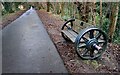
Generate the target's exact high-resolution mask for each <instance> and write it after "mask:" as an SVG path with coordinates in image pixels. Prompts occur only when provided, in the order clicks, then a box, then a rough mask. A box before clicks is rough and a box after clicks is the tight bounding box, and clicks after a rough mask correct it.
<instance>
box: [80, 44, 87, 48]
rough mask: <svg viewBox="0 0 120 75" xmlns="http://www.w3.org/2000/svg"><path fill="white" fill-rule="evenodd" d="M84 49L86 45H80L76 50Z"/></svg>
mask: <svg viewBox="0 0 120 75" xmlns="http://www.w3.org/2000/svg"><path fill="white" fill-rule="evenodd" d="M85 47H86V44H85V43H84V44H81V45H80V46H79V47H78V48H85Z"/></svg>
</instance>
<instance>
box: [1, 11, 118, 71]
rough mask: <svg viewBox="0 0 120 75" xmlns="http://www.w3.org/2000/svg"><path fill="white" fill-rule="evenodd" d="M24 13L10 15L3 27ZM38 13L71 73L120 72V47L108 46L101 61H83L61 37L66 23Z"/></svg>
mask: <svg viewBox="0 0 120 75" xmlns="http://www.w3.org/2000/svg"><path fill="white" fill-rule="evenodd" d="M22 13H23V11H21V12H18V13H14V14H12V15H8V16H7V17H6V18H5V19H4V20H3V23H2V25H3V26H6V25H8V24H9V23H11V22H12V21H14V20H15V19H16V18H18V17H19V16H20V15H21V14H22ZM37 13H38V15H39V16H40V19H41V20H42V22H43V24H44V25H45V28H46V30H47V31H48V33H49V35H50V37H51V39H52V41H53V42H54V44H55V46H56V48H57V49H58V52H59V54H60V56H61V57H62V59H63V61H64V64H65V66H66V68H67V69H68V71H69V72H70V73H98V72H99V73H111V72H112V73H113V72H120V65H118V63H119V64H120V55H119V54H120V45H118V44H108V47H107V50H106V51H107V52H105V53H104V55H103V56H102V58H101V60H100V59H99V60H93V61H90V60H88V61H87V60H81V59H80V58H79V57H78V56H77V54H76V52H75V50H74V46H73V44H71V43H68V42H66V41H65V40H64V39H63V38H62V36H61V33H60V31H61V27H62V25H63V24H64V21H63V20H62V19H61V18H60V17H59V16H56V15H53V14H51V13H47V12H46V11H44V10H40V11H37Z"/></svg>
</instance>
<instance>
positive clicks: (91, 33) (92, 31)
mask: <svg viewBox="0 0 120 75" xmlns="http://www.w3.org/2000/svg"><path fill="white" fill-rule="evenodd" d="M89 37H90V39H92V38H94V30H91V31H90V34H89Z"/></svg>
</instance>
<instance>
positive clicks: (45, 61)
mask: <svg viewBox="0 0 120 75" xmlns="http://www.w3.org/2000/svg"><path fill="white" fill-rule="evenodd" d="M2 33H3V34H2V35H3V36H2V39H3V41H2V45H3V46H2V47H3V51H2V54H3V57H2V58H3V62H2V72H3V73H50V72H52V73H66V72H67V70H66V68H65V67H64V64H63V61H62V60H61V58H60V56H59V54H58V52H57V50H56V48H55V46H54V44H53V43H52V41H51V40H50V38H49V36H48V34H47V32H46V30H45V28H44V27H43V24H42V22H41V21H40V19H39V17H38V15H37V14H36V11H35V10H33V9H30V10H28V11H27V12H26V13H24V14H23V15H22V16H21V17H20V18H18V19H17V20H15V21H14V22H12V23H11V24H10V25H8V26H7V27H5V28H4V29H3V31H2Z"/></svg>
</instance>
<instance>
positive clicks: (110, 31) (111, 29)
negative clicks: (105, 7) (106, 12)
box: [109, 2, 119, 42]
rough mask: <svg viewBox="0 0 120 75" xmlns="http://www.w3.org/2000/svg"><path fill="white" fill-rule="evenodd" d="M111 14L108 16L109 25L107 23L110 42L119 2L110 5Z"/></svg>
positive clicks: (114, 27)
mask: <svg viewBox="0 0 120 75" xmlns="http://www.w3.org/2000/svg"><path fill="white" fill-rule="evenodd" d="M111 10H112V11H111V16H110V22H111V23H110V25H109V42H112V39H113V36H114V32H115V29H116V23H117V19H118V10H119V3H118V2H117V3H115V4H113V5H112V9H111Z"/></svg>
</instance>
